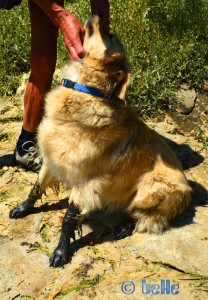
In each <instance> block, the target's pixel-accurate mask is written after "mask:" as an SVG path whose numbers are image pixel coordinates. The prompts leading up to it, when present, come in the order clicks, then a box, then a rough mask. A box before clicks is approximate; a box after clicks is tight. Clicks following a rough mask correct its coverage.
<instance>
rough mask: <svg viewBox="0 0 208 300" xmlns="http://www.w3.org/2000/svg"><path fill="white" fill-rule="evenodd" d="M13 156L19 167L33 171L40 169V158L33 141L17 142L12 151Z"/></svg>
mask: <svg viewBox="0 0 208 300" xmlns="http://www.w3.org/2000/svg"><path fill="white" fill-rule="evenodd" d="M14 158H15V162H16V164H17V165H19V166H21V167H23V168H25V169H28V170H31V171H34V172H39V171H40V168H41V165H42V160H41V157H40V155H39V153H38V149H37V146H36V144H35V142H33V141H26V142H24V143H22V144H20V143H19V142H18V143H17V146H16V149H15V151H14Z"/></svg>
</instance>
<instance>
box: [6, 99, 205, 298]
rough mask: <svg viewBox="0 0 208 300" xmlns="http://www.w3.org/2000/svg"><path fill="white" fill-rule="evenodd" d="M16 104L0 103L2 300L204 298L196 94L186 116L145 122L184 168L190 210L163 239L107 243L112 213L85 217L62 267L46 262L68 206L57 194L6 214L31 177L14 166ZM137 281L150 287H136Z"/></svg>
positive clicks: (201, 116) (201, 149)
mask: <svg viewBox="0 0 208 300" xmlns="http://www.w3.org/2000/svg"><path fill="white" fill-rule="evenodd" d="M21 103H22V102H21V101H20V100H18V98H17V97H14V98H12V99H9V100H5V99H2V100H1V99H0V141H1V148H0V175H1V178H0V214H1V219H0V229H1V231H0V244H1V247H0V261H1V263H0V274H1V279H0V293H1V296H0V298H1V299H2V300H12V299H40V300H42V299H47V300H52V299H56V300H58V299H64V300H65V299H106V300H107V299H118V300H119V299H125V298H126V299H146V298H147V297H148V298H149V299H168V300H170V299H181V300H185V299H198V300H199V299H200V300H201V299H208V231H207V224H208V205H207V203H208V195H207V190H206V187H207V186H208V161H207V159H206V158H207V154H208V151H207V149H206V148H205V141H206V138H207V136H208V132H207V127H206V122H207V108H208V97H207V96H205V95H199V96H198V98H197V99H196V101H195V107H194V109H193V111H192V113H191V114H190V115H181V114H179V113H175V114H174V115H173V116H171V117H170V116H168V115H161V116H158V117H157V118H155V119H152V120H150V121H149V125H150V126H151V127H153V128H155V129H156V130H157V131H158V132H159V133H160V134H161V135H162V136H164V138H165V139H166V141H167V142H168V143H169V144H170V146H171V147H173V149H174V151H175V152H176V153H177V155H178V157H179V158H180V160H181V162H182V164H183V167H184V170H185V172H186V175H187V177H188V180H189V181H190V184H191V186H192V188H193V203H192V205H191V207H190V208H189V209H188V211H187V212H186V213H185V214H184V215H183V216H181V217H180V218H178V219H177V220H176V221H175V222H174V223H173V224H172V226H171V229H170V230H169V231H167V232H166V233H165V234H164V235H162V236H155V235H148V234H135V235H134V236H132V237H128V238H125V239H123V240H120V241H113V240H112V235H111V232H109V233H108V234H105V235H104V234H103V233H104V232H106V228H108V229H109V228H110V227H111V226H112V224H113V222H115V218H114V216H108V217H105V216H96V215H95V216H91V219H90V220H89V221H88V223H87V224H85V225H84V234H83V238H81V239H80V240H79V241H77V243H76V245H75V244H74V243H72V245H71V251H72V253H74V256H73V257H72V260H71V262H70V263H69V264H67V265H66V266H65V267H64V268H61V269H53V268H50V267H49V263H48V259H49V257H50V255H51V254H52V252H53V250H54V248H55V246H56V245H57V242H58V238H59V234H60V227H61V221H62V218H63V215H64V213H65V210H66V206H67V200H66V199H65V197H66V195H65V193H64V191H63V190H62V192H61V194H60V195H59V196H55V195H54V194H53V193H52V192H51V191H49V192H48V195H47V196H44V197H43V199H42V201H39V202H38V203H37V207H36V208H35V210H34V212H33V213H32V214H31V215H29V216H27V217H25V218H24V219H20V220H11V219H9V217H8V214H9V211H10V210H11V209H12V208H13V207H14V206H16V205H17V204H18V203H20V202H21V201H22V200H24V199H26V197H27V195H28V192H29V191H30V189H31V187H32V186H33V184H34V182H35V180H36V177H37V175H36V174H34V173H32V172H29V171H26V170H23V169H21V168H19V167H17V166H15V165H14V162H13V156H12V154H13V149H14V148H15V143H16V140H17V138H18V135H19V132H20V129H21V119H22V104H21ZM199 140H200V141H201V142H200V141H199ZM93 240H96V241H97V242H96V243H95V244H93V243H92V241H93ZM75 247H76V248H75ZM75 249H76V252H75ZM142 280H143V282H144V280H145V282H146V284H149V286H146V287H144V286H143V287H142ZM163 280H166V281H165V283H166V285H168V284H169V283H170V286H172V293H173V294H172V293H171V291H170V292H169V291H168V288H167V289H166V290H165V294H161V285H163V283H164V281H163ZM126 281H129V282H128V283H125V284H124V282H126ZM122 283H123V284H122ZM153 284H157V286H156V289H155V290H154V287H155V286H154V287H153ZM122 289H123V291H122ZM155 291H158V293H159V294H160V295H159V296H158V295H154V294H153V293H154V292H155ZM175 291H177V292H178V293H177V294H174V293H175ZM124 292H126V293H129V295H127V294H125V293H124ZM148 293H149V294H148ZM168 293H169V294H168Z"/></svg>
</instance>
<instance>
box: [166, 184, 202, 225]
mask: <svg viewBox="0 0 208 300" xmlns="http://www.w3.org/2000/svg"><path fill="white" fill-rule="evenodd" d="M189 184H190V186H191V187H192V190H193V192H192V202H191V204H190V206H189V207H188V209H187V210H186V211H185V212H184V213H183V214H182V215H180V216H178V217H177V218H176V219H175V220H174V221H173V222H172V224H171V225H172V227H177V228H178V227H183V226H185V225H189V224H193V223H194V217H195V215H196V207H197V206H206V207H207V205H208V191H207V190H206V189H205V188H204V187H203V186H202V185H200V184H198V183H197V182H194V181H191V180H189Z"/></svg>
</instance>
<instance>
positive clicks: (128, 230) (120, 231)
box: [114, 220, 135, 240]
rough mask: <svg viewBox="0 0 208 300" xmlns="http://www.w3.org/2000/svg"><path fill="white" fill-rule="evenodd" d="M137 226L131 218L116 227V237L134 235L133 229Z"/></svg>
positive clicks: (118, 238)
mask: <svg viewBox="0 0 208 300" xmlns="http://www.w3.org/2000/svg"><path fill="white" fill-rule="evenodd" d="M134 228H135V222H134V221H133V220H129V221H126V222H124V223H123V224H120V225H118V226H115V227H114V237H115V239H116V240H121V239H124V238H125V237H127V236H130V235H132V233H133V230H134Z"/></svg>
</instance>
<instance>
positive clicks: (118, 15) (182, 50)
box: [0, 0, 208, 115]
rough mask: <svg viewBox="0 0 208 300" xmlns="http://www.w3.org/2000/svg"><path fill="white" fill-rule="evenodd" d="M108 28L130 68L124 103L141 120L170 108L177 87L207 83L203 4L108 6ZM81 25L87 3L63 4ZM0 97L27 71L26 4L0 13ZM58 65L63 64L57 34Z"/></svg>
mask: <svg viewBox="0 0 208 300" xmlns="http://www.w3.org/2000/svg"><path fill="white" fill-rule="evenodd" d="M110 6H111V28H112V32H114V33H116V34H117V35H118V36H119V37H120V39H121V40H122V42H123V43H124V45H125V48H126V52H127V55H128V57H129V61H130V63H131V65H132V83H131V85H130V88H129V92H128V99H129V101H131V102H132V103H133V104H134V105H135V106H136V107H137V109H138V111H140V113H141V114H142V115H151V114H152V113H153V112H154V111H157V110H159V109H162V110H171V109H172V108H173V107H174V101H173V93H174V92H175V91H176V89H177V88H178V87H179V85H180V84H181V83H187V84H188V85H190V86H191V87H194V88H196V89H201V88H202V87H203V85H204V83H205V81H207V80H208V72H207V68H208V54H207V49H208V48H207V46H208V45H207V44H208V39H207V37H208V0H161V1H155V0H135V1H130V0H116V1H112V0H111V1H110ZM66 7H67V8H68V9H70V11H71V12H72V13H73V14H74V15H75V16H77V17H78V18H79V19H80V20H81V22H83V23H84V22H85V20H86V19H87V18H88V16H89V15H90V8H89V1H84V0H77V1H66ZM0 28H1V36H0V53H1V58H0V86H1V89H0V94H1V95H2V96H5V95H11V94H12V93H14V92H15V90H16V88H17V87H18V84H19V81H20V78H21V75H22V73H23V72H27V71H28V70H29V65H28V57H29V48H30V38H29V35H30V32H29V31H30V25H29V18H28V11H27V3H26V2H25V0H23V3H22V4H21V5H20V6H18V7H15V8H14V9H12V10H11V11H5V10H1V11H0ZM58 49H59V51H58V64H57V66H58V67H60V66H61V65H63V64H64V63H65V62H66V60H68V59H67V56H66V52H65V50H64V46H63V40H62V37H61V35H60V37H59V44H58Z"/></svg>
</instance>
